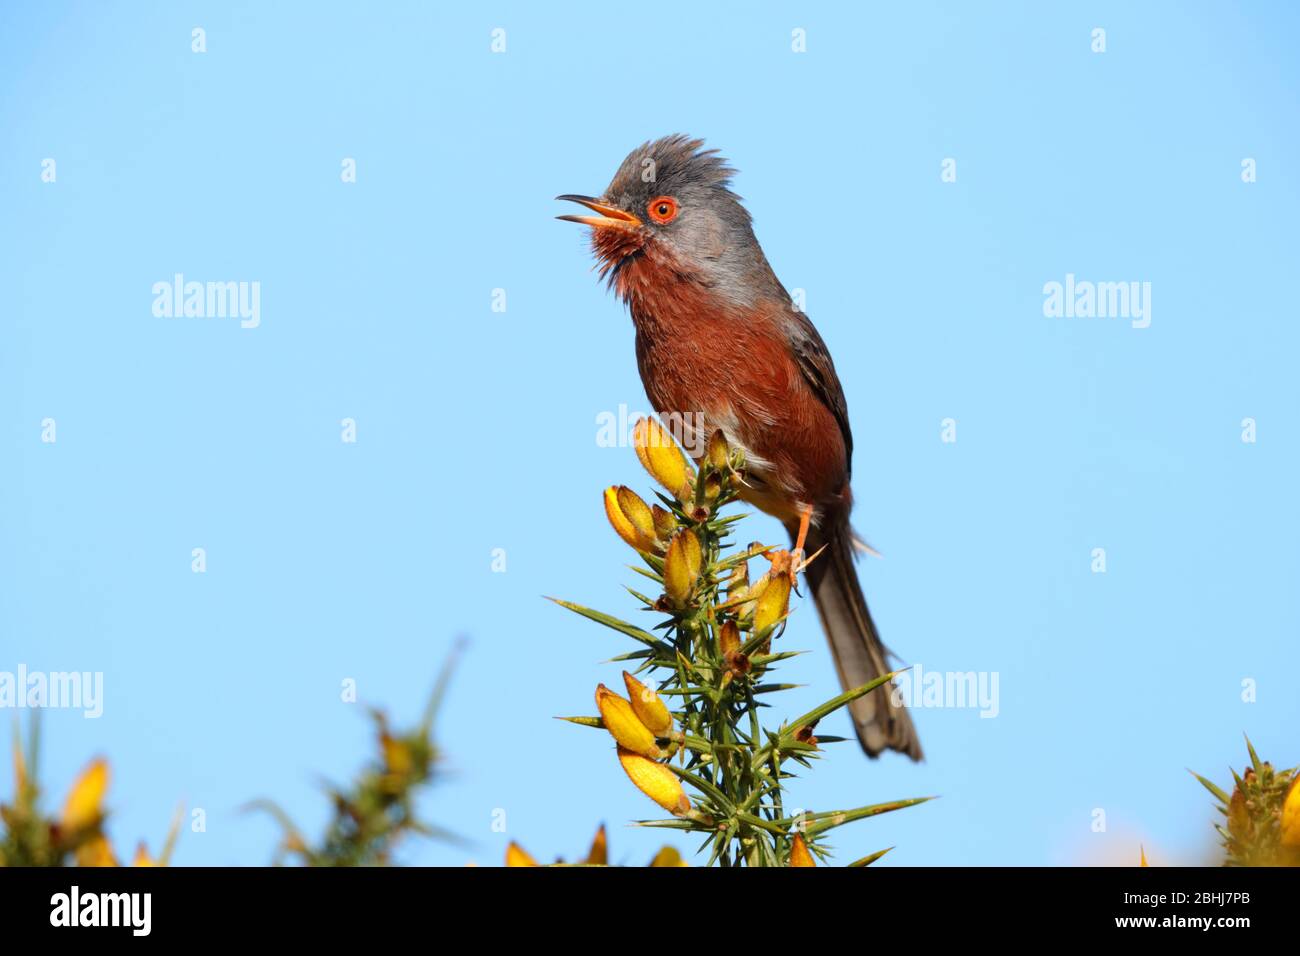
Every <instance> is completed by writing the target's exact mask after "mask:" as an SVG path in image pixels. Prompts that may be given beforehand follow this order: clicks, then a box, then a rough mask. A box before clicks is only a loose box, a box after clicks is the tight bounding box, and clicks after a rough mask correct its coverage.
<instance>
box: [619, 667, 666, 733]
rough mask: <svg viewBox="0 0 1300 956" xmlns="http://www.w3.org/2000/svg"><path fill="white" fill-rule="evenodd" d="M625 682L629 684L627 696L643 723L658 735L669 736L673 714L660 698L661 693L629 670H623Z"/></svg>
mask: <svg viewBox="0 0 1300 956" xmlns="http://www.w3.org/2000/svg"><path fill="white" fill-rule="evenodd" d="M623 683H624V684H625V685H626V686H627V697H628V700H629V701H631V702H632V710H634V711H635V712H636V715H637V717H638V718H639V719H640V721H641V723H643V724H645V726H646V727H647V728H648V729H649V730H650V731H651V732H652V733H653V734H654V735H655V736H656V737H667V736H668V735H669V734H670V733H672V730H673V715H672V714H670V713H668V708H667V707H666V706H665V705H664V702H663V701H662V700H660V699H659V695H658V694H656V693H655V692H654V691H652V690H651V689H650V688H649V687H647V686H646V685H645V684H643V683H641V682H640V681H639V680H637V679H636V678H635V677H633V676H632V675H631V674H629V673H628V672H627V671H624V672H623Z"/></svg>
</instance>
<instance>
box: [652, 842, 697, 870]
mask: <svg viewBox="0 0 1300 956" xmlns="http://www.w3.org/2000/svg"><path fill="white" fill-rule="evenodd" d="M650 865H651V866H690V864H689V863H687V862H686V861H685V860H683V859H682V855H681V854H680V853H678V852H677V849H676V848H675V847H671V846H666V847H664V848H663V849H662V850H660V851H659V852H658V853H656V854H655V858H654V859H653V860H651V861H650Z"/></svg>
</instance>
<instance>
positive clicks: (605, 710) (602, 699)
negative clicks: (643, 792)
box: [596, 684, 664, 759]
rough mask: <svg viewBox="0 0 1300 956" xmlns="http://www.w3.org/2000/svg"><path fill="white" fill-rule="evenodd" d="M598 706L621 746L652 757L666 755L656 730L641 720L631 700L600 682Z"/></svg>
mask: <svg viewBox="0 0 1300 956" xmlns="http://www.w3.org/2000/svg"><path fill="white" fill-rule="evenodd" d="M596 707H597V709H598V710H599V711H600V719H601V721H602V722H603V723H604V724H605V729H606V730H608V731H609V734H610V736H611V737H613V738H614V740H615V741H617V742H618V745H619V746H620V747H622V748H624V749H626V750H630V751H632V752H633V753H638V754H641V755H642V756H644V757H648V758H652V759H655V758H659V757H662V756H664V754H663V751H661V750H660V749H659V744H658V743H657V742H656V741H655V733H654V731H653V730H651V729H650V728H649V727H647V726H646V725H645V724H644V723H642V722H641V718H640V717H638V716H637V713H636V710H635V709H634V708H633V707H632V703H631V701H628V700H625V699H624V698H622V697H620V696H619V695H618V694H616V693H614V692H613V691H612V690H610V689H609V688H608V687H606V686H605V685H604V684H599V685H597V687H596Z"/></svg>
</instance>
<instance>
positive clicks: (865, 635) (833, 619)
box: [804, 518, 921, 760]
mask: <svg viewBox="0 0 1300 956" xmlns="http://www.w3.org/2000/svg"><path fill="white" fill-rule="evenodd" d="M823 546H824V547H825V549H826V550H825V551H824V552H823V553H822V554H821V555H820V556H819V557H818V558H817V559H816V560H815V561H813V562H812V563H811V564H809V565H808V568H807V570H806V571H805V572H804V579H805V580H806V581H807V583H808V587H809V588H810V589H811V591H812V596H813V602H814V603H815V604H816V605H817V613H818V615H820V617H821V619H822V628H823V630H825V631H826V639H827V640H828V641H830V645H831V653H832V654H833V655H834V657H835V669H836V670H837V671H838V672H839V675H840V684H841V685H842V686H843V688H844V689H845V690H850V689H851V688H854V687H861V686H862V685H863V684H866V683H868V682H869V681H872V680H875V679H876V678H877V677H879V676H880V675H882V674H888V673H889V670H890V668H889V665H888V662H887V661H886V659H885V654H886V651H885V646H884V644H882V643H881V641H880V635H879V634H877V633H876V625H875V622H874V621H872V620H871V612H870V611H869V610H867V599H866V598H865V597H864V596H863V594H862V585H861V584H859V583H858V572H857V569H856V568H855V567H854V563H853V562H854V553H853V532H852V530H851V529H850V528H849V524H848V521H847V520H846V519H843V518H841V519H839V520H838V521H837V520H835V519H834V518H832V519H831V521H830V522H829V523H828V526H827V527H825V528H810V529H809V531H808V540H807V542H806V545H805V553H806V554H808V555H810V556H811V555H813V554H816V553H817V550H818V549H819V548H822V547H823ZM893 690H894V685H893V683H892V682H891V683H888V684H885V685H883V686H882V687H879V688H877V689H876V690H873V691H872V692H871V693H869V694H867V695H865V696H863V697H859V698H858V699H857V700H854V701H852V702H850V704H849V711H850V713H851V714H852V715H853V726H854V728H855V729H856V730H857V732H858V740H859V741H860V742H861V744H862V749H863V750H864V751H866V754H867V756H868V757H877V756H879V755H880V752H881V751H882V750H885V749H886V748H888V749H890V750H897V751H898V752H899V753H904V754H907V755H908V756H909V757H911V758H912V759H913V760H920V759H921V742H920V740H918V739H917V736H916V728H915V727H913V726H912V718H911V717H910V716H909V715H908V713H907V710H906V709H905V708H904V707H903V705H902V704H896V703H894V697H893Z"/></svg>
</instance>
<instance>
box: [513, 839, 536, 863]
mask: <svg viewBox="0 0 1300 956" xmlns="http://www.w3.org/2000/svg"><path fill="white" fill-rule="evenodd" d="M540 865H541V864H540V863H538V862H537V861H536V860H534V859H533V857H532V855H531V854H530V853H529V852H528V851H527V850H525V849H524V848H523V847H521V846H520V845H519V844H518V843H516V842H515V841H514V840H511V841H510V845H509V846H507V847H506V866H540Z"/></svg>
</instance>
